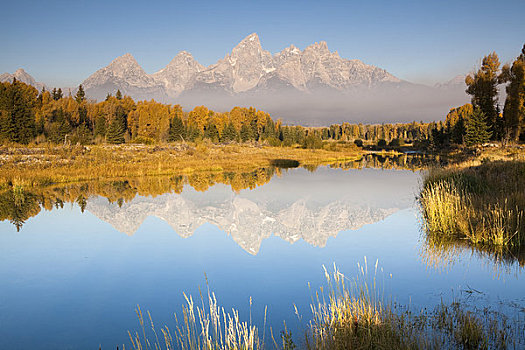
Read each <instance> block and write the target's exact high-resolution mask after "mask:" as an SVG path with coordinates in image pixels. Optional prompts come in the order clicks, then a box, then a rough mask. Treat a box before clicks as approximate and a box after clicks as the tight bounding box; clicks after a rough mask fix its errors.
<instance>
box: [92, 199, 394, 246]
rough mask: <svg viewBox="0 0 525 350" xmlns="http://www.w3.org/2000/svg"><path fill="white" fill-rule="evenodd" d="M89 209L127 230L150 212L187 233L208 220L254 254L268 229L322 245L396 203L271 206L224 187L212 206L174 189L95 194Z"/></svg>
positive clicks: (135, 227)
mask: <svg viewBox="0 0 525 350" xmlns="http://www.w3.org/2000/svg"><path fill="white" fill-rule="evenodd" d="M225 192H226V191H225ZM87 210H89V211H90V212H91V213H93V214H94V215H96V216H97V217H99V218H100V219H102V220H104V221H106V222H108V223H110V224H111V225H112V226H113V227H115V229H117V230H118V231H121V232H123V233H125V234H127V235H133V234H134V233H135V231H136V230H138V228H139V227H140V225H141V224H142V222H143V221H144V220H145V219H146V218H147V217H149V216H156V217H158V218H160V219H162V220H164V221H166V222H167V223H168V224H169V225H170V226H171V227H172V228H173V229H174V230H175V231H176V232H177V233H178V234H179V235H180V236H182V237H185V238H186V237H189V236H191V235H192V233H193V232H194V231H195V229H197V228H198V227H199V226H201V225H202V224H204V223H211V224H213V225H216V226H217V227H219V228H220V229H221V230H223V231H225V232H227V233H229V234H230V235H231V236H232V238H233V239H234V241H235V242H237V244H239V245H240V246H241V247H242V248H243V249H244V250H246V251H247V252H249V253H251V254H257V252H258V251H259V248H260V246H261V243H262V241H263V239H265V238H268V237H270V235H271V234H272V233H273V234H275V235H276V236H279V237H281V238H282V239H284V240H286V241H288V242H290V243H294V242H296V241H298V240H299V239H301V238H302V239H303V240H304V241H306V242H308V243H310V244H312V245H314V246H318V247H323V246H325V245H326V241H327V240H328V238H329V237H331V236H332V237H335V236H336V235H337V233H339V232H340V231H343V230H355V229H358V228H360V227H361V226H363V225H366V224H371V223H374V222H377V221H380V220H383V219H384V218H385V217H387V216H388V215H390V214H392V213H394V212H395V211H397V208H371V207H369V206H366V205H364V206H358V205H352V204H350V203H345V201H344V200H343V201H336V202H333V203H329V204H327V205H325V206H323V207H320V208H310V207H309V205H308V202H307V200H305V199H304V198H300V199H298V200H297V201H296V202H294V203H293V204H292V205H291V206H289V207H288V208H285V209H282V210H279V211H277V212H272V211H270V210H268V208H266V207H265V205H264V203H260V204H258V203H256V202H253V201H252V200H250V199H246V198H242V197H240V196H238V195H235V194H233V195H231V194H227V193H225V197H224V201H223V202H222V203H216V204H215V205H213V206H208V205H206V206H199V205H197V204H196V203H194V202H192V200H191V199H189V198H185V197H184V195H178V194H166V195H162V196H158V197H156V198H149V197H137V198H135V199H134V200H133V201H131V202H129V203H125V204H123V205H122V207H119V206H118V205H117V204H116V203H113V204H110V203H109V202H108V201H107V200H106V199H105V198H102V197H98V198H94V199H91V200H90V201H89V202H88V206H87Z"/></svg>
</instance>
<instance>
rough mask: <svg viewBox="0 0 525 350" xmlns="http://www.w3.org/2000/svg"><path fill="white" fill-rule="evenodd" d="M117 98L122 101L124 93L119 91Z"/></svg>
mask: <svg viewBox="0 0 525 350" xmlns="http://www.w3.org/2000/svg"><path fill="white" fill-rule="evenodd" d="M115 97H116V98H117V100H122V92H120V90H117V93H116V94H115Z"/></svg>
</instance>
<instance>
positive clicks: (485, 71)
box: [0, 46, 525, 149]
mask: <svg viewBox="0 0 525 350" xmlns="http://www.w3.org/2000/svg"><path fill="white" fill-rule="evenodd" d="M465 83H466V85H467V90H466V92H467V93H468V94H469V95H470V96H471V103H470V104H465V105H463V106H461V107H457V108H453V109H451V110H450V112H449V113H448V115H447V116H446V120H445V121H444V122H443V121H439V122H430V123H423V122H412V123H397V124H390V123H388V124H363V123H358V124H355V123H348V122H342V123H340V124H332V125H330V126H328V127H304V126H300V125H283V123H282V121H281V120H274V119H272V117H271V116H270V114H269V113H267V112H265V111H262V110H257V109H255V108H253V107H249V108H246V107H234V108H232V109H231V110H230V111H228V112H216V111H213V110H211V109H209V108H208V107H206V106H196V107H194V108H193V109H192V110H191V111H189V112H186V111H184V110H183V109H182V106H181V105H178V104H176V105H168V104H163V103H159V102H156V101H155V100H150V101H138V102H135V101H134V100H133V99H132V98H131V97H129V96H123V95H122V93H121V92H120V91H117V92H116V94H115V96H112V95H111V94H108V95H107V97H106V99H105V101H102V102H96V101H93V100H89V99H87V98H86V94H85V91H84V89H83V87H82V85H80V86H79V88H78V90H77V92H76V95H75V96H71V95H69V96H67V97H66V96H64V95H63V93H62V91H61V90H60V89H53V90H52V91H51V92H50V91H46V90H45V89H43V90H42V91H41V92H38V91H37V90H36V89H35V88H34V87H32V86H30V85H27V84H24V83H22V82H20V81H17V80H16V79H15V80H13V82H12V83H10V82H5V83H0V141H1V142H2V143H4V144H5V143H20V144H28V143H34V144H39V143H43V142H51V143H55V144H62V143H64V144H77V143H78V144H95V143H109V144H120V143H125V142H133V143H145V144H153V143H159V142H186V141H199V140H204V139H207V140H210V141H211V142H214V143H228V142H257V143H260V144H267V145H271V146H294V145H299V146H302V147H305V148H321V147H325V146H326V145H324V144H323V141H327V140H334V141H342V142H343V141H344V142H354V143H355V144H357V145H359V146H362V145H363V143H364V144H367V145H370V144H374V145H378V146H380V147H385V146H391V147H399V146H402V145H403V144H405V143H415V144H416V145H417V146H419V147H424V148H433V149H440V148H443V147H447V146H450V145H462V144H466V145H467V146H473V145H477V144H482V143H485V142H487V141H490V140H493V141H500V140H501V141H504V142H508V141H517V140H525V117H524V116H525V46H524V48H523V49H522V52H521V54H520V55H519V56H518V57H517V58H516V59H515V60H514V62H512V64H511V65H510V64H509V65H504V66H503V67H502V68H501V69H500V62H499V58H498V56H497V54H496V53H494V52H493V53H491V54H489V55H487V56H485V57H484V58H483V60H482V65H481V67H480V68H479V69H478V71H476V72H474V73H473V74H471V75H469V76H467V77H466V79H465ZM501 84H507V85H506V92H507V98H506V101H505V104H504V108H503V112H502V111H501V109H500V107H499V101H498V88H499V87H500V86H501Z"/></svg>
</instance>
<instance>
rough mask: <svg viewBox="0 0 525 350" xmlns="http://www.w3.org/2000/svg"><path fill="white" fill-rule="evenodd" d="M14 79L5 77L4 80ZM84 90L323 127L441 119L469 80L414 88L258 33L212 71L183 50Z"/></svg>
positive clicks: (124, 65) (106, 72) (116, 70)
mask: <svg viewBox="0 0 525 350" xmlns="http://www.w3.org/2000/svg"><path fill="white" fill-rule="evenodd" d="M19 71H20V70H19ZM19 71H17V72H19ZM22 72H23V70H22ZM15 74H16V73H15ZM19 75H20V74H19ZM4 76H5V77H4ZM10 77H11V75H8V73H5V74H3V75H2V79H3V80H7V79H9V78H10ZM21 80H22V79H21ZM33 80H34V79H33ZM22 81H23V80H22ZM35 84H37V83H36V82H35V83H33V84H32V85H35ZM82 84H83V86H84V89H85V91H86V93H87V95H88V97H90V98H94V99H97V100H103V99H104V98H105V97H106V96H107V94H108V93H111V94H114V93H115V92H116V91H117V90H120V91H121V92H122V93H123V94H125V95H129V96H131V97H133V98H134V99H136V100H142V99H147V100H150V99H155V100H157V101H160V102H164V103H179V104H181V105H183V107H185V108H186V109H189V108H193V107H194V106H196V105H206V106H207V107H209V108H212V109H215V110H218V111H224V110H229V109H231V108H232V107H234V106H236V105H240V106H255V107H257V108H259V109H264V110H266V111H268V112H270V113H271V114H272V115H275V116H276V117H278V118H279V117H280V118H282V119H283V120H284V121H287V122H289V123H303V124H319V125H326V124H327V123H329V122H341V121H354V122H361V121H362V122H390V121H400V122H401V121H412V120H436V119H443V118H444V115H446V113H447V112H448V110H449V109H450V108H452V107H455V106H457V105H460V104H463V103H465V102H466V101H467V100H468V99H467V96H466V94H465V92H464V90H465V86H464V79H461V78H458V77H457V78H455V79H453V80H451V81H449V82H447V83H444V84H439V85H436V86H434V87H429V86H425V85H421V84H414V83H410V82H408V81H404V80H401V79H399V78H397V77H395V76H394V75H392V74H390V73H389V72H387V71H386V70H384V69H382V68H379V67H376V66H372V65H368V64H365V63H364V62H362V61H360V60H358V59H345V58H342V57H340V56H339V54H338V53H337V51H334V52H332V51H330V50H329V49H328V46H327V43H326V42H324V41H321V42H316V43H314V44H312V45H310V46H308V47H306V48H305V49H304V50H300V49H299V48H297V47H295V46H294V45H290V46H289V47H287V48H285V49H283V50H282V51H280V52H278V53H276V54H273V55H272V54H271V53H270V52H268V51H266V50H264V49H263V48H262V46H261V42H260V40H259V37H258V35H257V34H255V33H253V34H250V35H249V36H247V37H246V38H244V39H243V40H242V41H241V42H240V43H239V44H238V45H236V46H235V47H234V48H233V49H232V51H231V52H230V53H229V54H227V55H226V56H225V57H224V58H222V59H220V60H218V61H217V62H216V63H215V64H212V65H210V66H208V67H205V66H203V65H202V64H200V63H199V62H197V61H196V60H195V59H194V58H193V56H192V55H191V54H190V53H189V52H186V51H182V52H180V53H178V54H177V55H176V56H175V57H174V58H173V59H172V60H171V62H169V63H168V65H167V66H166V67H164V68H163V69H161V70H159V71H158V72H155V73H153V74H148V73H146V72H145V71H144V69H143V68H142V67H141V66H140V65H139V63H138V62H137V61H136V60H135V58H134V57H133V56H132V55H131V54H129V53H127V54H125V55H123V56H120V57H118V58H116V59H115V60H113V61H112V62H111V63H110V64H109V65H108V66H106V67H104V68H101V69H99V70H98V71H96V72H95V73H93V74H92V75H91V76H89V77H88V78H87V79H86V80H84V81H83V83H82Z"/></svg>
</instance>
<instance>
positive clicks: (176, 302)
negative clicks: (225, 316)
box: [0, 168, 525, 349]
mask: <svg viewBox="0 0 525 350" xmlns="http://www.w3.org/2000/svg"><path fill="white" fill-rule="evenodd" d="M420 179H421V177H420V174H419V173H418V172H412V171H407V170H384V169H361V170H355V169H353V170H342V169H331V168H319V169H318V170H317V171H315V172H309V171H307V170H305V169H301V168H298V169H290V170H287V171H284V172H283V173H282V174H280V176H274V177H272V178H271V180H270V181H269V182H268V183H266V184H264V185H261V186H258V187H256V188H255V189H251V190H250V189H244V190H240V191H237V192H235V191H232V189H231V187H230V186H227V185H224V184H216V185H214V186H212V187H210V188H209V189H208V190H207V191H204V192H202V191H196V190H195V189H194V188H192V187H191V186H188V185H186V186H184V188H183V190H182V192H181V193H180V194H179V193H166V194H162V195H156V196H140V195H137V196H135V197H134V198H133V199H131V200H127V201H124V202H122V201H121V202H119V203H117V202H113V203H112V202H110V201H108V199H107V198H104V197H102V196H94V197H90V198H88V199H87V204H86V205H85V208H84V209H85V210H84V212H82V211H81V209H80V207H79V205H77V204H66V205H65V206H64V207H63V208H58V209H53V210H43V211H40V212H39V213H38V215H36V216H34V217H32V218H30V219H28V220H27V221H26V222H25V224H24V225H23V227H22V228H21V229H20V232H17V229H16V227H15V226H14V225H13V224H12V223H11V222H9V221H8V220H6V221H2V222H0V285H1V288H0V349H28V348H38V349H98V346H99V345H101V346H102V349H114V348H115V347H116V345H118V344H122V343H125V344H126V345H127V346H129V340H128V336H127V331H128V330H138V322H137V317H136V315H135V312H134V309H135V308H136V305H137V304H140V306H141V308H142V309H143V310H145V309H147V310H150V312H151V314H152V316H153V318H154V321H155V323H156V325H157V326H159V327H160V326H162V325H164V324H166V325H168V326H172V327H173V325H174V320H173V312H179V311H180V309H181V306H182V305H183V303H184V299H183V295H182V293H183V292H186V293H187V294H192V295H193V296H194V297H196V298H199V287H201V288H203V289H205V288H206V279H205V274H206V276H207V280H208V283H209V286H210V288H211V289H212V290H213V291H214V292H215V293H216V295H217V298H218V300H219V303H220V304H221V305H222V306H224V307H225V308H226V309H231V308H232V307H233V308H236V309H239V310H240V314H241V317H242V318H244V319H245V320H248V319H249V317H250V297H251V298H252V301H253V304H252V306H251V317H252V320H253V322H254V323H255V324H257V325H259V326H260V327H262V326H263V319H264V309H265V306H268V320H267V325H266V327H267V328H269V327H272V328H273V329H274V332H275V333H276V334H278V332H279V330H281V329H282V328H283V321H286V324H287V327H288V328H289V329H291V330H292V334H293V335H294V338H296V339H298V342H299V343H300V339H301V334H302V332H303V331H304V327H305V326H306V323H307V321H308V319H309V317H310V316H311V315H310V308H309V305H310V301H311V291H310V290H309V288H308V283H310V285H311V289H312V290H314V291H315V290H317V289H318V288H319V287H320V286H322V285H323V284H324V273H323V265H324V266H326V267H327V268H328V269H330V267H331V266H333V264H334V263H335V264H336V265H337V267H338V268H339V269H340V270H341V272H343V273H345V274H346V275H347V276H348V277H350V278H352V275H353V274H354V273H355V272H356V271H357V270H356V265H357V263H361V264H362V263H363V262H364V257H366V259H367V261H368V264H369V266H372V265H374V264H375V262H376V260H379V266H380V267H382V268H383V270H384V274H383V275H384V289H385V295H387V296H389V297H391V298H392V299H393V300H394V301H396V302H399V303H402V304H407V305H410V307H411V308H412V309H414V310H419V309H420V308H423V307H432V306H433V305H436V304H437V303H439V302H440V300H442V299H443V300H446V301H450V300H452V299H453V298H465V297H466V298H467V299H468V298H469V297H472V298H473V301H474V302H475V303H482V304H486V305H490V306H492V307H494V308H496V309H498V308H507V306H508V305H510V304H511V303H514V305H515V306H516V307H517V308H518V309H519V308H523V306H525V296H524V294H525V279H524V276H523V269H522V268H521V267H520V266H519V264H518V263H517V262H507V263H506V264H504V265H501V264H495V263H493V262H492V261H491V260H490V259H488V258H487V257H483V256H479V255H477V254H475V253H472V252H471V251H459V252H456V253H455V255H454V261H453V262H445V261H443V262H440V261H439V259H437V261H436V259H435V257H434V259H432V254H431V253H429V252H428V249H425V241H424V237H423V236H422V233H421V224H420V218H419V216H418V210H417V204H416V196H417V193H418V189H419V184H420ZM429 260H431V261H432V262H433V263H429ZM390 275H391V276H390ZM473 291H474V292H473ZM474 298H475V299H474ZM294 304H295V305H296V306H297V308H298V310H299V313H300V314H301V316H302V322H299V321H298V318H297V316H296V315H295V313H294Z"/></svg>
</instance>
